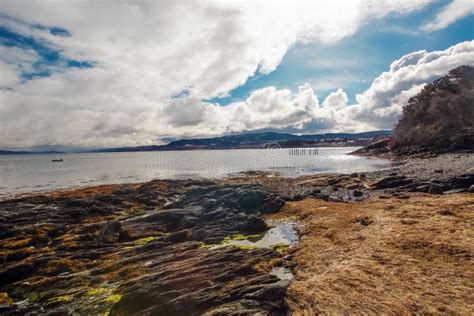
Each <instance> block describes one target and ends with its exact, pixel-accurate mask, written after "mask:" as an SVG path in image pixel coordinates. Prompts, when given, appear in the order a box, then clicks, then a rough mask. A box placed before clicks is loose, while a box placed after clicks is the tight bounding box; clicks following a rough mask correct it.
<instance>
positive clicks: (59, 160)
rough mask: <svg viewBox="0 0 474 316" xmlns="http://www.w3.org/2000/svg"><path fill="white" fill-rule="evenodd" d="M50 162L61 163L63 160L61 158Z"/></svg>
mask: <svg viewBox="0 0 474 316" xmlns="http://www.w3.org/2000/svg"><path fill="white" fill-rule="evenodd" d="M51 161H52V162H62V161H63V159H62V158H61V159H53V160H51Z"/></svg>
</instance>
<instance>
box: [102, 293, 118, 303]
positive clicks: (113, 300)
mask: <svg viewBox="0 0 474 316" xmlns="http://www.w3.org/2000/svg"><path fill="white" fill-rule="evenodd" d="M122 296H123V295H122V294H118V293H115V294H110V295H109V296H107V297H106V298H104V302H107V303H113V304H115V303H118V302H120V300H121V299H122Z"/></svg>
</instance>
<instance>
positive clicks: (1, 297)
mask: <svg viewBox="0 0 474 316" xmlns="http://www.w3.org/2000/svg"><path fill="white" fill-rule="evenodd" d="M0 304H8V305H11V304H13V300H12V299H11V298H10V296H8V293H7V292H2V293H0Z"/></svg>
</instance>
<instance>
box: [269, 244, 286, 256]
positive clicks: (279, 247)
mask: <svg viewBox="0 0 474 316" xmlns="http://www.w3.org/2000/svg"><path fill="white" fill-rule="evenodd" d="M288 246H289V244H285V243H278V244H275V245H271V246H270V249H271V250H273V251H274V252H276V253H278V254H280V255H284V254H285V253H286V250H287V249H288Z"/></svg>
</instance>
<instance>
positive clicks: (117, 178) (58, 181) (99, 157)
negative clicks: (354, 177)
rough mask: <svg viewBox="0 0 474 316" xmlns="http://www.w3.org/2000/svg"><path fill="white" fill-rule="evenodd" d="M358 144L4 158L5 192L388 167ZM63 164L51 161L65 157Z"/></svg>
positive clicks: (0, 181) (0, 168) (0, 189)
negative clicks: (360, 151) (360, 152)
mask: <svg viewBox="0 0 474 316" xmlns="http://www.w3.org/2000/svg"><path fill="white" fill-rule="evenodd" d="M356 149H357V148H353V147H352V148H348V147H345V148H319V149H318V154H317V155H309V150H308V149H307V151H306V155H290V153H289V150H288V149H275V148H272V149H233V150H193V151H167V152H132V153H87V154H54V155H12V156H0V196H4V197H5V196H7V195H11V194H17V193H26V192H34V191H47V190H54V189H63V188H71V187H80V186H92V185H99V184H110V183H127V182H142V181H147V180H152V179H157V178H162V179H163V178H171V179H183V178H219V177H223V176H226V175H229V174H233V173H237V172H241V171H249V170H259V171H272V172H279V173H281V174H283V175H285V176H290V177H293V176H299V175H304V174H314V173H323V172H338V173H351V172H358V171H373V170H378V169H382V168H387V167H388V166H389V165H390V164H389V162H388V161H386V160H380V159H371V158H365V157H357V156H352V155H348V153H350V152H352V151H354V150H356ZM60 158H62V159H63V161H62V162H52V161H51V160H52V159H60Z"/></svg>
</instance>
